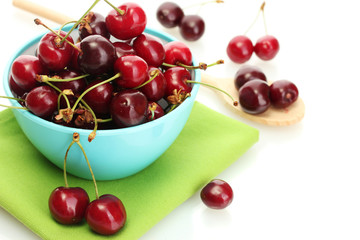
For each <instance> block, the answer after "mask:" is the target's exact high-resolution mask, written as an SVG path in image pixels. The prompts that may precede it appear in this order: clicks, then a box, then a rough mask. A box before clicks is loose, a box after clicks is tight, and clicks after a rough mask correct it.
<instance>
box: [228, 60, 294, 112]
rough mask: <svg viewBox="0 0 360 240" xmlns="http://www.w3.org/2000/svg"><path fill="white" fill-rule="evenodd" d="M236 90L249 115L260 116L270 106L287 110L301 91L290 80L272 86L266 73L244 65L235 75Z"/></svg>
mask: <svg viewBox="0 0 360 240" xmlns="http://www.w3.org/2000/svg"><path fill="white" fill-rule="evenodd" d="M234 84H235V88H236V89H237V90H238V91H239V103H240V106H241V107H242V109H243V110H244V111H245V112H247V113H249V114H260V113H263V112H265V111H266V110H267V109H269V107H270V106H273V107H275V108H279V109H285V108H287V107H289V106H290V105H291V104H293V103H294V102H295V101H296V100H297V98H298V96H299V91H298V88H297V87H296V85H295V84H294V83H293V82H291V81H289V80H277V81H274V82H272V83H271V84H270V85H269V84H268V82H267V77H266V75H265V74H264V72H263V71H262V70H261V69H260V68H258V67H256V66H251V65H243V66H242V67H240V68H239V70H238V71H237V72H236V74H235V78H234Z"/></svg>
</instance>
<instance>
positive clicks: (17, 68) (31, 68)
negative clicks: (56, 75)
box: [11, 55, 48, 91]
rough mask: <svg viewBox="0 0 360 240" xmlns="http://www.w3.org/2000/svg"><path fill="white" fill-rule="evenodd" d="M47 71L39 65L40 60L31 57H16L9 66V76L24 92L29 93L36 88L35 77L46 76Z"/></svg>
mask: <svg viewBox="0 0 360 240" xmlns="http://www.w3.org/2000/svg"><path fill="white" fill-rule="evenodd" d="M47 72H48V70H47V69H46V68H45V67H44V65H42V64H41V62H40V60H39V59H38V58H37V57H35V56H31V55H21V56H19V57H17V58H16V59H15V60H14V62H13V63H12V66H11V75H12V77H13V78H14V81H15V82H16V84H17V85H18V86H19V87H21V88H22V89H23V90H24V91H30V90H31V89H33V88H34V87H36V86H38V84H39V83H38V82H37V81H36V75H41V74H46V73H47Z"/></svg>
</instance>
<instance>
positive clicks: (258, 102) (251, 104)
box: [239, 79, 270, 114]
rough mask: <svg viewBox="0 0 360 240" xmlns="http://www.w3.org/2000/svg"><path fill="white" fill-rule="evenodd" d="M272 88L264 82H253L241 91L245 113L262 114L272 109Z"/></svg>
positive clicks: (240, 97) (240, 95)
mask: <svg viewBox="0 0 360 240" xmlns="http://www.w3.org/2000/svg"><path fill="white" fill-rule="evenodd" d="M269 94H270V88H269V85H268V84H267V82H265V81H263V80H258V79H255V80H251V81H248V82H247V83H245V84H244V85H243V86H242V87H241V88H240V89H239V102H240V105H241V107H242V109H243V110H244V112H246V113H249V114H260V113H263V112H265V111H266V110H267V109H268V108H269V107H270V97H269Z"/></svg>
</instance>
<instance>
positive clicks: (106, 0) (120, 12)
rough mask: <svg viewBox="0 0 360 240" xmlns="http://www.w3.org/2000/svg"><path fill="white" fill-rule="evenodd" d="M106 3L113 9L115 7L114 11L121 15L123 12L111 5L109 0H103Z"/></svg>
mask: <svg viewBox="0 0 360 240" xmlns="http://www.w3.org/2000/svg"><path fill="white" fill-rule="evenodd" d="M104 1H105V2H106V3H107V4H109V6H110V7H112V8H113V9H115V11H117V12H118V13H119V14H120V15H121V16H122V15H124V14H125V11H123V10H121V9H119V8H117V7H116V6H115V5H113V4H112V3H111V2H109V1H108V0H104Z"/></svg>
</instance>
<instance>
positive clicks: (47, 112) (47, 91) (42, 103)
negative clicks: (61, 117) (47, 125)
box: [25, 86, 58, 118]
mask: <svg viewBox="0 0 360 240" xmlns="http://www.w3.org/2000/svg"><path fill="white" fill-rule="evenodd" d="M57 100H58V94H57V92H56V91H55V90H54V89H52V88H51V87H49V86H39V87H36V88H33V89H32V90H31V91H30V92H29V93H28V94H27V95H26V98H25V104H26V107H27V108H28V109H29V110H30V111H31V112H32V113H33V114H35V115H36V116H38V117H41V118H47V117H50V116H51V115H52V114H53V113H54V112H55V111H56V110H57Z"/></svg>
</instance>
